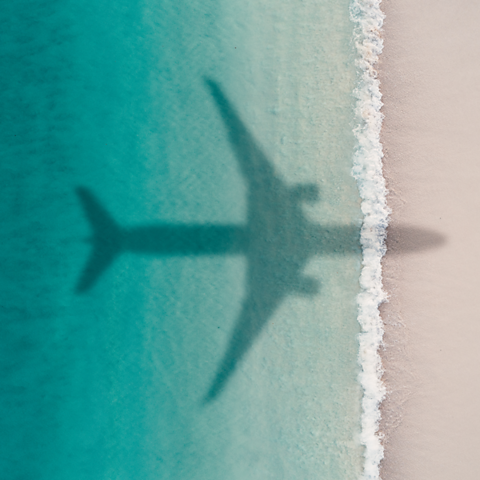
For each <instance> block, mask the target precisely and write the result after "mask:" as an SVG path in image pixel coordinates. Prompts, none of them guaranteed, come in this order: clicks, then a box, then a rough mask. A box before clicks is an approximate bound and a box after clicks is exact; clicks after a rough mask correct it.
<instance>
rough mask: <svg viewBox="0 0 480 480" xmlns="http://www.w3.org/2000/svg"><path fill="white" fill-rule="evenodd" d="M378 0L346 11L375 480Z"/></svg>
mask: <svg viewBox="0 0 480 480" xmlns="http://www.w3.org/2000/svg"><path fill="white" fill-rule="evenodd" d="M380 2H381V0H352V3H351V6H350V15H351V19H352V21H353V22H354V23H355V33H354V40H355V45H356V48H357V52H358V58H357V61H356V63H357V68H358V81H357V88H356V89H355V96H356V98H357V103H356V112H355V113H356V124H357V126H356V128H355V130H354V132H355V136H356V140H357V146H356V150H355V154H354V166H353V169H352V174H353V176H354V177H355V179H356V180H357V184H358V188H359V191H360V196H361V198H362V212H363V214H364V220H363V226H362V230H361V243H362V249H363V268H362V273H361V277H360V285H361V289H362V291H361V293H360V294H359V295H358V298H357V303H358V321H359V322H360V325H361V327H362V332H361V333H360V335H359V343H360V351H359V362H360V365H361V368H362V371H361V373H360V375H359V380H360V383H361V385H362V387H363V390H364V393H363V400H362V408H363V412H362V430H361V442H362V444H363V445H364V446H365V463H364V471H363V475H362V477H361V478H362V480H379V479H380V473H379V466H380V462H381V460H382V458H383V446H382V443H381V438H380V436H379V433H378V425H379V421H380V404H381V402H382V400H383V398H384V396H385V386H384V385H383V383H382V380H381V377H382V373H383V369H382V363H381V358H380V355H379V352H378V349H379V347H380V345H381V343H382V339H383V323H382V320H381V318H380V313H379V310H378V307H379V305H380V304H381V303H382V302H384V301H385V300H386V294H385V292H384V291H383V287H382V266H381V259H382V257H383V255H384V254H385V251H386V247H385V236H386V227H387V223H388V215H389V209H388V207H387V204H386V193H387V190H386V187H385V179H384V178H383V174H382V158H383V151H382V144H381V143H380V130H381V127H382V119H383V115H382V113H381V112H380V109H381V107H382V95H381V93H380V82H379V81H378V78H377V73H376V71H375V64H376V62H377V61H378V56H379V55H380V53H381V51H382V48H383V41H382V38H381V36H380V31H381V28H382V24H383V19H384V14H383V13H382V11H381V10H380Z"/></svg>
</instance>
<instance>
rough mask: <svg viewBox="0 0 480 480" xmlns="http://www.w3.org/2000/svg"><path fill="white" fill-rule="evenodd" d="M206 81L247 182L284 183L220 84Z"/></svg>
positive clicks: (270, 184)
mask: <svg viewBox="0 0 480 480" xmlns="http://www.w3.org/2000/svg"><path fill="white" fill-rule="evenodd" d="M205 81H206V83H207V85H208V87H209V89H210V91H211V93H212V97H213V98H214V100H215V103H216V104H217V107H218V110H219V111H220V114H221V116H222V119H223V122H224V124H225V126H226V128H227V132H228V138H229V141H230V143H231V145H232V147H233V149H234V151H235V155H236V157H237V160H238V162H239V165H240V171H241V173H242V175H243V177H244V178H245V180H246V182H247V183H248V184H249V186H250V187H252V186H253V184H256V186H257V188H258V187H259V186H262V185H263V186H264V187H268V188H272V186H273V185H274V184H278V185H283V184H282V183H281V181H280V180H279V179H278V178H277V177H276V175H275V171H274V169H273V167H272V165H271V163H270V162H269V161H268V158H267V156H266V155H265V154H264V153H263V151H262V149H261V148H260V147H259V146H258V144H257V142H256V141H255V139H254V138H253V136H252V135H251V133H250V132H249V131H248V130H247V128H246V127H245V124H244V123H243V122H242V120H241V119H240V117H239V116H238V114H237V112H236V110H235V108H234V107H233V105H232V104H231V103H230V101H229V100H228V99H227V97H226V96H225V95H224V94H223V92H222V89H221V88H220V86H219V85H218V84H217V83H216V82H214V81H213V80H210V79H206V80H205ZM259 184H260V185H259Z"/></svg>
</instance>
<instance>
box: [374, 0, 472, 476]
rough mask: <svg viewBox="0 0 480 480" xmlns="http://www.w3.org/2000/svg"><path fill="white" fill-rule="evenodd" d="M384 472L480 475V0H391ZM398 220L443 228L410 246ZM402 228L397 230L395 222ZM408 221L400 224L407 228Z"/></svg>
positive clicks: (386, 66) (382, 71)
mask: <svg viewBox="0 0 480 480" xmlns="http://www.w3.org/2000/svg"><path fill="white" fill-rule="evenodd" d="M382 10H383V11H384V13H385V15H386V19H385V23H384V31H383V36H384V42H385V47H384V52H383V54H382V56H381V60H380V63H379V65H378V71H379V78H380V81H381V89H382V93H383V101H384V107H383V113H384V115H385V119H384V125H383V131H382V143H383V146H384V152H385V158H384V173H385V177H386V180H387V186H388V189H389V197H388V202H389V206H390V208H391V209H392V215H391V223H390V225H391V228H390V233H389V236H388V240H387V247H388V253H387V255H386V257H385V259H384V262H383V269H384V286H385V289H386V290H387V292H388V294H389V296H390V300H389V302H388V303H386V304H384V305H382V307H381V314H382V318H383V320H384V323H385V337H384V348H383V349H382V352H381V353H382V358H383V364H384V368H385V375H384V381H385V383H386V386H387V390H388V395H387V398H386V400H385V401H384V403H383V405H382V417H383V418H382V423H381V431H382V432H383V434H384V440H383V441H384V446H385V458H384V461H383V462H382V468H381V475H382V479H383V480H397V479H398V480H400V479H402V480H420V479H422V480H430V479H432V480H433V479H435V480H447V479H454V478H461V479H462V480H474V479H475V480H476V479H478V478H479V467H478V465H477V464H478V461H477V458H478V452H479V450H480V436H479V435H478V432H479V431H480V409H479V404H480V375H479V370H480V347H479V339H480V278H479V273H480V255H479V254H478V245H479V244H480V227H479V226H478V220H477V219H478V211H479V207H480V113H479V112H480V62H479V60H480V41H479V40H478V19H479V18H480V3H479V2H476V1H474V0H459V1H457V2H448V1H446V0H437V1H432V0H423V1H418V0H395V1H393V0H384V1H383V2H382ZM400 226H409V227H419V228H424V229H428V230H430V231H435V232H436V233H437V234H438V235H441V236H442V237H443V239H444V242H443V244H442V245H437V246H435V248H433V247H432V248H427V249H424V250H419V251H414V252H408V253H407V250H408V249H406V248H404V247H405V245H409V244H411V243H412V242H413V243H415V242H416V241H419V240H421V239H419V238H411V236H409V235H408V233H405V232H407V231H406V230H401V229H400ZM396 232H398V233H396ZM402 232H403V233H402Z"/></svg>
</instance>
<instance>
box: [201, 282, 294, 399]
mask: <svg viewBox="0 0 480 480" xmlns="http://www.w3.org/2000/svg"><path fill="white" fill-rule="evenodd" d="M283 297H284V295H283V294H281V293H280V292H279V293H278V294H277V295H275V294H272V292H265V291H262V290H261V289H256V290H255V289H254V288H251V289H250V294H249V295H248V297H247V299H246V300H245V302H244V303H243V306H242V311H241V312H240V316H239V318H238V320H237V324H236V325H235V329H234V331H233V334H232V336H231V338H230V342H229V345H228V348H227V351H226V352H225V355H224V357H223V360H222V362H221V364H220V367H219V368H218V370H217V374H216V376H215V379H214V381H213V383H212V385H211V387H210V390H209V391H208V393H207V395H206V396H205V399H204V401H205V403H207V402H210V401H212V400H214V399H215V398H216V397H217V396H218V395H219V394H220V393H221V391H222V390H223V389H224V387H225V385H226V383H227V381H228V380H229V379H230V377H231V376H232V374H233V373H234V372H235V369H236V367H237V365H238V363H239V362H240V361H241V360H242V358H243V357H244V356H245V354H246V353H247V351H248V350H249V348H250V347H251V346H252V344H253V342H254V341H255V339H256V338H257V336H258V335H259V334H260V332H261V330H262V328H263V327H264V325H265V324H266V322H267V320H268V319H269V318H270V316H271V315H272V314H273V312H274V311H275V310H276V309H277V308H278V306H279V305H280V303H281V301H282V300H283Z"/></svg>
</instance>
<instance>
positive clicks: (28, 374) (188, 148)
mask: <svg viewBox="0 0 480 480" xmlns="http://www.w3.org/2000/svg"><path fill="white" fill-rule="evenodd" d="M348 7H349V2H348V1H347V0H339V1H336V2H328V1H326V0H320V1H314V0H305V1H300V0H295V1H291V0H288V1H287V0H267V1H263V2H258V1H246V0H230V1H226V0H202V1H201V2H200V1H190V2H179V1H173V0H171V1H170V0H168V1H167V0H164V1H158V0H157V1H154V0H144V1H142V2H140V1H136V0H128V1H127V0H119V1H117V2H114V3H112V2H106V1H103V0H95V1H92V0H84V1H82V2H70V1H63V2H55V1H50V2H33V1H28V0H17V1H16V2H3V4H2V10H3V12H4V15H3V16H2V17H3V18H2V20H1V21H2V28H1V32H2V34H1V38H0V45H1V46H0V52H1V56H2V59H1V65H2V67H1V69H2V76H1V78H2V80H1V82H2V86H1V91H2V94H1V99H2V106H1V111H2V129H1V131H0V138H1V140H0V141H1V150H2V162H1V163H0V169H1V174H0V182H1V190H0V192H1V193H0V198H1V201H0V211H1V218H2V229H1V230H0V234H1V243H2V247H3V248H2V250H1V254H0V256H1V259H0V262H1V265H2V269H1V271H0V275H1V277H0V282H1V290H0V306H1V309H2V319H1V323H0V325H1V329H2V331H1V335H0V338H1V342H2V348H1V350H0V352H1V353H0V362H1V370H2V389H1V396H0V398H1V415H0V432H2V433H1V435H2V441H1V442H0V445H1V447H0V448H1V455H0V472H1V473H0V476H1V478H6V479H15V480H17V479H18V480H20V479H22V480H23V479H36V480H43V479H45V480H46V479H48V480H64V479H67V478H68V479H70V480H76V479H89V480H92V479H95V480H96V479H98V480H100V479H101V480H106V479H118V480H133V479H142V480H150V479H175V480H176V479H182V480H183V479H192V480H207V479H208V480H220V479H222V480H223V479H226V478H229V479H231V480H246V479H248V480H257V479H258V480H260V479H261V480H266V479H272V480H273V479H275V480H278V479H293V478H295V479H298V480H300V479H309V480H310V479H314V478H318V479H322V480H323V479H325V480H326V479H329V480H330V479H331V480H334V479H338V480H340V479H341V480H346V479H354V478H357V477H358V476H359V475H360V473H361V468H362V461H363V458H362V455H363V450H362V448H361V446H360V443H359V440H358V434H359V431H360V399H361V391H360V387H359V384H358V381H357V375H358V368H359V367H358V364H357V355H358V343H357V334H358V331H359V327H358V323H357V319H356V316H357V307H356V303H355V297H356V295H357V293H358V291H359V286H358V279H359V274H360V265H361V253H360V246H359V243H358V236H359V225H360V221H361V213H360V208H359V205H360V203H359V202H360V201H359V196H358V192H357V187H356V185H355V182H354V180H353V178H352V177H351V175H350V170H351V168H352V152H353V148H354V137H353V134H352V127H353V122H354V113H353V107H354V100H353V97H352V91H353V89H354V86H355V70H354V51H353V45H352V30H353V25H352V23H351V22H350V20H349V12H348ZM299 185H303V187H298V186H299ZM79 188H80V190H79ZM317 190H318V192H319V195H318V198H316V192H317ZM99 205H101V206H102V207H100V206H99ZM101 209H105V210H106V211H107V212H108V215H111V217H112V219H114V220H115V222H117V223H116V224H115V225H114V224H113V223H112V225H110V223H109V222H110V220H107V219H106V218H104V217H106V216H107V213H103V211H102V210H101ZM112 222H113V221H112ZM92 223H93V224H95V223H97V226H96V228H97V232H98V231H99V232H100V235H99V236H98V237H96V238H95V237H94V239H93V245H92V244H91V243H89V242H88V241H86V240H87V239H88V238H89V237H91V235H92V233H94V230H92V229H93V228H94V227H93V226H92ZM135 228H137V230H134V229H135ZM182 228H183V230H182ZM195 228H196V229H197V230H195ZM202 229H203V230H202ZM202 235H203V237H202ZM95 242H96V243H95ZM95 245H96V247H97V250H98V256H97V257H95V258H94V260H93V263H92V264H91V265H90V267H87V270H84V269H85V265H86V264H87V259H88V258H89V255H90V252H91V250H92V246H93V247H94V246H95ZM108 256H111V257H112V262H111V263H110V264H108V265H107V264H106V263H105V265H104V268H103V271H102V266H103V265H102V259H105V258H107V257H108ZM92 265H93V266H92ZM82 271H83V272H84V274H83V275H84V276H83V277H82ZM97 273H98V275H97ZM100 273H101V274H100ZM82 278H83V280H81V279H82ZM79 279H80V280H79ZM82 282H83V283H82Z"/></svg>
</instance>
